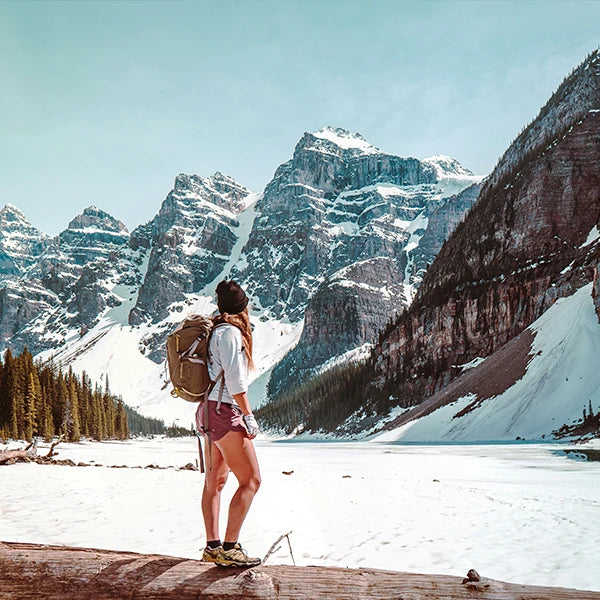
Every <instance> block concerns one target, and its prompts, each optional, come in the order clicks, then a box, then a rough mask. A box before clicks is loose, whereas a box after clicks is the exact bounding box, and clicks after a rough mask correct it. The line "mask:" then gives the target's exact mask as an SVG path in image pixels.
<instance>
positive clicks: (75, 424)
mask: <svg viewBox="0 0 600 600" xmlns="http://www.w3.org/2000/svg"><path fill="white" fill-rule="evenodd" d="M67 432H68V433H67V439H68V440H69V441H70V442H78V441H79V440H80V439H81V429H80V425H79V395H78V393H77V385H76V383H75V377H74V375H73V372H72V371H69V419H68V421H67Z"/></svg>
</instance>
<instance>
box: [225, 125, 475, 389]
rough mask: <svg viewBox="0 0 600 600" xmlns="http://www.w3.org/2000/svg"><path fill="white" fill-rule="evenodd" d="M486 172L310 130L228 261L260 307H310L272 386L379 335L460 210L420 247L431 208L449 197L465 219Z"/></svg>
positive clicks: (436, 209)
mask: <svg viewBox="0 0 600 600" xmlns="http://www.w3.org/2000/svg"><path fill="white" fill-rule="evenodd" d="M446 168H448V171H446ZM480 179H481V178H480V177H476V176H474V175H473V174H472V173H470V172H469V171H467V170H466V169H464V168H462V167H460V165H458V163H457V162H456V161H453V160H451V159H446V160H445V161H444V160H438V161H435V160H434V159H429V161H419V160H417V159H414V158H401V157H398V156H393V155H390V154H386V153H383V152H381V151H380V150H378V149H377V148H375V147H374V146H372V145H371V144H369V143H368V142H367V141H366V140H364V138H362V136H360V135H359V134H352V133H350V132H349V131H346V130H343V129H339V128H332V127H326V128H324V129H322V130H320V131H317V132H315V133H305V134H304V136H303V137H302V139H301V140H300V141H299V142H298V144H297V146H296V148H295V150H294V154H293V156H292V158H291V159H290V160H289V161H287V162H286V163H284V164H282V165H281V166H280V167H279V168H278V169H277V171H276V172H275V176H274V178H273V179H272V180H271V182H270V183H269V184H268V185H267V187H266V188H265V192H264V194H263V196H262V198H260V199H259V200H258V202H257V204H256V211H257V213H258V215H257V217H256V219H255V221H254V226H253V228H252V231H251V233H250V236H249V238H248V242H247V244H246V245H245V247H244V249H243V254H242V259H243V260H242V261H241V262H240V263H239V264H238V265H236V266H235V267H234V268H233V270H232V275H233V276H234V277H236V278H237V279H239V280H240V281H242V282H243V283H244V284H245V285H246V287H247V288H248V289H250V290H251V292H252V295H253V296H252V297H253V303H254V305H255V307H256V308H258V309H259V310H262V318H275V319H282V318H286V319H289V320H290V322H292V323H298V322H301V321H302V319H303V318H304V317H305V315H306V327H305V328H304V332H303V334H302V337H301V338H300V342H299V344H298V346H297V347H296V348H295V349H294V351H293V352H292V353H290V354H289V355H288V356H287V357H286V358H285V359H284V361H282V362H281V363H279V364H278V366H276V367H275V370H274V372H273V375H272V377H271V380H270V383H269V394H270V395H271V396H273V395H276V394H277V393H278V392H279V391H280V389H282V387H286V386H287V385H288V384H289V381H290V380H293V381H295V382H296V383H298V382H299V381H301V380H302V379H303V378H305V377H307V376H309V375H310V373H311V372H313V370H314V369H316V368H318V367H319V366H320V365H322V364H323V363H325V362H327V361H329V360H330V359H331V358H332V357H335V356H340V355H342V354H344V353H346V352H348V351H350V350H353V349H356V348H358V347H360V346H363V345H364V344H370V343H372V341H373V339H374V337H375V335H376V334H377V332H378V330H379V329H380V328H381V327H383V326H384V325H385V323H386V322H387V321H388V320H389V318H390V316H392V315H393V314H395V313H396V312H398V311H401V310H403V309H404V308H406V306H408V305H409V304H410V303H411V301H412V298H413V296H414V291H415V289H416V287H417V286H418V284H419V282H420V281H421V279H422V276H423V273H424V271H425V269H426V267H427V263H428V262H431V261H432V260H433V257H434V256H435V254H436V253H437V251H439V249H440V247H441V244H442V243H443V241H444V239H445V238H446V237H447V235H448V233H449V232H450V231H451V230H452V229H453V228H454V226H456V224H457V222H458V221H457V220H454V219H449V220H448V225H447V227H448V229H447V231H446V232H445V233H446V235H444V236H443V239H439V244H436V243H432V244H430V245H429V247H428V250H426V251H423V252H419V251H418V248H419V242H420V240H421V237H423V236H424V235H426V233H427V232H428V223H429V217H430V216H431V215H433V214H434V213H438V214H441V213H442V212H443V207H445V206H446V205H448V206H450V205H452V206H454V207H455V208H456V209H457V213H458V212H460V213H461V214H460V217H459V219H458V220H460V218H462V217H463V216H464V214H465V212H466V211H467V210H468V209H469V208H470V206H471V205H472V203H473V202H474V200H475V198H476V196H477V189H478V185H477V183H476V182H478V181H479V180H480ZM467 187H470V188H471V191H470V192H468V193H466V194H464V195H462V196H460V194H459V196H460V199H457V196H456V195H455V194H456V193H457V192H462V190H464V189H465V188H467ZM431 229H432V228H429V236H430V237H433V238H435V239H438V238H439V236H437V237H436V236H435V235H433V234H432V230H431Z"/></svg>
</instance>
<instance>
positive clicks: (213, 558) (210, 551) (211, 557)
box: [202, 546, 223, 563]
mask: <svg viewBox="0 0 600 600" xmlns="http://www.w3.org/2000/svg"><path fill="white" fill-rule="evenodd" d="M221 550H223V546H217V547H216V548H210V547H209V546H206V548H204V552H203V553H202V562H209V563H216V562H217V560H218V557H219V552H221Z"/></svg>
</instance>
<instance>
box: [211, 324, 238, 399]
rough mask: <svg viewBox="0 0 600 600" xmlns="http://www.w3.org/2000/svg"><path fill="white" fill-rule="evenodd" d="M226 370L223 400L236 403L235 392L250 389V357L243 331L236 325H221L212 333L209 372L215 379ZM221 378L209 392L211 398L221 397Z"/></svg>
mask: <svg viewBox="0 0 600 600" xmlns="http://www.w3.org/2000/svg"><path fill="white" fill-rule="evenodd" d="M222 370H224V371H225V374H224V381H225V386H224V387H223V396H222V398H221V401H222V402H225V403H227V404H235V405H237V402H236V401H235V400H234V398H233V394H240V393H241V392H247V391H248V359H247V358H246V353H245V352H244V344H243V343H242V332H241V331H240V330H239V329H238V328H237V327H235V326H234V325H229V324H226V325H221V326H219V327H217V328H216V329H215V330H214V331H213V334H212V337H211V339H210V344H209V346H208V374H209V375H210V378H211V379H212V380H213V381H214V380H215V379H216V378H217V377H218V376H219V373H220V372H221V371H222ZM220 389H221V380H219V381H218V382H217V385H215V387H214V388H213V390H212V392H211V393H210V394H209V396H208V399H209V400H218V399H219V390H220Z"/></svg>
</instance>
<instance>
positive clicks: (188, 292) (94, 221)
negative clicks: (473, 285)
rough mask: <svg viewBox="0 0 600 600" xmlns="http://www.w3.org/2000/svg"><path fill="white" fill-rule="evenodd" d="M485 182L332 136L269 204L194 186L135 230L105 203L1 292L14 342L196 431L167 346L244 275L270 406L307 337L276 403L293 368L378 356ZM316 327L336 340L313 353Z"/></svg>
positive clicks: (214, 183) (277, 186)
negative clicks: (222, 284) (189, 318)
mask: <svg viewBox="0 0 600 600" xmlns="http://www.w3.org/2000/svg"><path fill="white" fill-rule="evenodd" d="M480 179H481V178H480V177H476V176H474V175H473V174H472V173H470V172H469V171H467V170H466V169H464V168H463V167H462V166H460V165H459V164H458V163H457V162H456V161H454V160H453V159H448V158H445V157H434V158H431V159H427V160H423V161H419V160H417V159H414V158H401V157H397V156H393V155H389V154H386V153H383V152H381V151H380V150H378V149H377V148H375V147H374V146H372V145H371V144H369V143H368V142H367V141H366V140H365V139H364V138H362V136H360V135H359V134H353V133H351V132H348V131H346V130H343V129H339V128H331V127H326V128H324V129H322V130H320V131H318V132H315V133H306V134H304V136H303V137H302V139H301V140H300V141H299V143H298V145H297V146H296V149H295V151H294V154H293V156H292V158H291V159H290V160H289V161H287V162H286V163H284V164H283V165H281V166H280V167H279V168H278V169H277V171H276V173H275V176H274V178H273V180H272V181H271V182H270V183H269V184H268V185H267V187H266V189H265V192H264V194H262V195H259V194H256V193H253V192H251V191H250V190H248V189H247V188H246V187H244V186H243V185H241V184H239V183H238V182H236V181H235V180H233V179H232V178H230V177H228V176H226V175H223V174H221V173H215V174H214V175H212V176H210V177H199V176H197V175H186V174H180V175H178V176H177V177H176V179H175V184H174V187H173V189H172V190H171V191H170V192H169V193H168V194H167V196H166V198H165V200H164V201H163V203H162V205H161V207H160V210H159V212H158V213H157V215H156V216H155V217H154V218H153V219H152V220H151V221H150V222H149V223H146V224H144V225H141V226H139V227H137V228H136V229H135V230H134V231H132V232H131V234H130V233H129V232H128V231H127V229H126V228H125V226H124V225H123V224H122V223H120V222H119V221H118V220H117V219H115V218H114V217H112V216H111V215H108V214H107V213H105V212H104V211H102V210H99V209H98V208H95V207H89V208H87V209H85V210H84V211H83V213H82V214H80V215H78V216H77V217H75V218H74V219H73V220H72V221H71V222H70V223H69V226H68V227H67V229H66V230H65V231H63V232H61V234H60V235H59V236H57V237H56V238H55V239H54V240H51V239H50V238H47V239H46V238H44V237H43V235H41V234H39V232H38V233H37V236H38V238H39V239H41V240H42V241H43V243H42V244H41V247H40V250H39V251H36V252H37V253H34V252H32V253H31V255H32V258H31V259H30V260H28V262H25V263H24V266H23V267H19V268H20V269H21V270H20V271H18V270H17V271H18V272H19V273H23V276H22V277H21V279H19V280H18V281H15V282H12V283H11V282H9V281H8V280H6V281H5V284H4V286H3V289H2V290H0V327H4V329H2V331H3V332H4V334H3V337H2V339H3V340H4V343H5V345H10V346H11V347H13V348H14V349H16V350H18V349H20V348H21V347H22V346H24V345H28V346H29V347H30V348H31V349H32V350H33V351H34V352H36V353H38V354H39V353H41V354H39V356H40V357H42V358H44V359H47V358H50V357H52V358H53V360H54V361H55V362H56V363H57V364H60V365H62V366H64V367H67V366H70V367H72V368H73V369H75V370H76V371H83V370H85V371H86V372H87V373H88V375H90V376H91V377H92V378H93V379H96V380H98V381H100V380H103V379H104V378H105V377H106V376H108V378H109V380H110V384H111V389H112V391H113V392H116V393H121V394H122V395H123V397H124V399H125V401H126V402H127V403H128V404H130V405H131V406H134V407H136V408H137V409H139V410H140V411H141V412H142V413H144V414H147V415H149V416H156V417H160V418H164V419H165V420H166V421H167V422H171V421H172V420H174V419H179V420H180V421H181V422H182V423H183V424H184V425H187V424H188V423H189V421H190V418H191V417H190V407H188V406H186V405H185V404H183V403H181V402H178V401H174V400H173V399H172V398H171V397H170V396H169V394H168V389H166V390H163V389H161V388H162V387H163V385H162V380H161V378H162V376H163V369H164V364H163V358H164V339H165V335H166V333H167V332H168V331H169V330H170V329H171V328H172V327H173V325H174V323H177V322H178V321H180V320H181V319H182V318H183V317H184V316H185V315H186V314H188V313H190V312H212V310H214V309H215V308H216V307H215V305H214V304H213V300H212V299H213V297H214V287H215V286H216V284H217V283H218V281H220V280H221V279H222V278H224V277H232V278H236V279H238V280H240V281H241V282H242V284H243V285H244V286H245V287H246V289H247V290H248V293H249V294H250V296H251V300H252V307H253V308H252V320H253V323H254V326H255V339H256V345H255V353H256V364H257V371H256V373H255V377H256V381H255V383H254V384H253V386H252V388H251V396H252V399H253V402H254V403H255V404H257V403H261V402H263V401H264V400H265V399H266V396H267V387H268V384H269V379H270V378H271V370H272V368H273V367H274V365H276V364H278V363H280V362H281V361H282V359H284V357H285V356H286V354H288V352H289V351H290V350H291V349H292V348H293V347H294V346H296V345H297V344H298V341H299V340H300V343H299V344H298V346H297V348H296V349H295V350H294V352H293V353H292V354H290V355H289V357H288V358H286V359H285V361H284V362H283V363H282V366H281V367H279V369H278V370H277V373H276V374H275V376H274V381H275V383H271V388H272V391H271V393H275V392H276V390H277V389H279V388H281V387H282V386H285V385H287V384H288V383H289V380H288V381H286V379H285V377H284V375H285V373H286V371H289V373H290V377H292V378H294V379H295V380H298V378H299V377H306V376H308V375H310V373H312V372H313V371H314V370H315V369H319V368H323V365H325V364H332V360H333V361H335V358H336V357H339V356H342V355H343V356H347V353H348V352H354V351H355V350H357V349H360V348H364V347H365V344H367V345H368V344H370V343H371V342H372V341H373V338H374V337H375V335H376V333H377V331H378V330H379V329H380V328H381V327H382V326H383V325H384V324H385V323H386V322H387V321H388V320H389V317H390V315H391V314H393V313H395V312H397V311H399V310H403V309H404V308H405V307H406V306H408V305H409V304H410V302H411V300H412V298H413V296H414V292H415V290H416V288H417V287H418V285H419V282H420V281H421V279H422V277H423V273H424V272H425V269H426V268H427V264H428V263H430V262H431V261H432V260H433V257H434V256H435V254H436V253H437V251H439V248H440V247H441V244H442V243H443V241H444V239H446V237H447V236H448V234H449V233H450V232H451V231H452V230H453V229H454V227H455V226H456V225H457V224H458V223H459V222H460V220H461V219H462V218H463V216H464V214H465V212H466V211H467V210H468V209H469V208H470V206H471V205H472V203H473V202H474V200H475V198H476V196H477V190H478V189H479V184H478V182H479V180H480ZM466 188H468V189H466ZM463 190H464V191H463ZM6 210H9V209H6ZM11 218H12V217H11ZM19 218H20V219H21V221H22V226H21V227H22V229H23V231H27V232H30V233H29V236H30V237H31V238H33V237H34V234H36V232H35V231H34V230H33V229H31V226H28V225H26V221H24V217H23V216H22V214H21V216H20V217H19ZM13 230H14V228H13V229H10V227H8V226H7V227H6V235H7V236H8V235H13V237H14V235H15V234H14V232H13V233H11V232H12V231H13ZM422 238H423V240H424V241H425V242H424V244H423V245H422V247H421V245H420V240H421V239H422ZM11 239H12V238H11ZM28 239H29V238H28ZM28 243H29V242H28ZM30 245H31V246H32V247H35V248H37V247H36V246H33V244H31V243H30ZM22 254H23V253H22ZM15 269H16V268H15ZM17 271H15V272H17ZM323 303H325V304H328V306H327V307H326V308H324V304H323ZM305 314H306V324H307V327H306V328H304V323H305ZM315 328H316V329H315ZM303 329H305V333H304V334H303V333H302V332H303ZM315 331H317V332H319V331H322V332H325V331H331V332H334V331H335V332H336V334H335V335H328V336H321V337H320V338H319V342H318V343H317V344H315V343H314V340H313V339H312V338H313V337H314V334H315ZM301 336H302V337H301ZM307 347H311V348H313V350H314V352H312V353H309V354H310V355H307V353H306V348H307Z"/></svg>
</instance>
